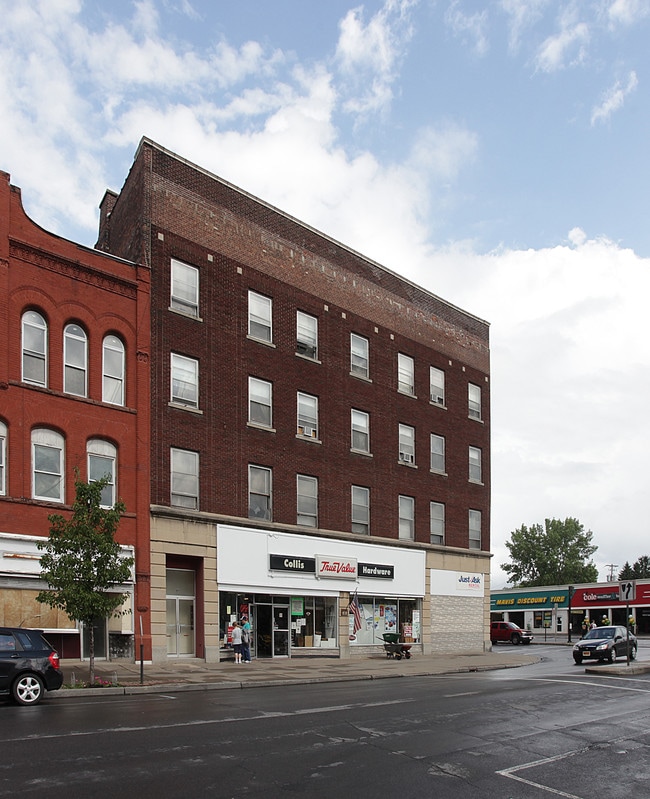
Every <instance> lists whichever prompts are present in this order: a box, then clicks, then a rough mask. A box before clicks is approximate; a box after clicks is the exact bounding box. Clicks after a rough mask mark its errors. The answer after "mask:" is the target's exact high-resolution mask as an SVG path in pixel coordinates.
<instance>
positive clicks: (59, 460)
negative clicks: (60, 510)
mask: <svg viewBox="0 0 650 799" xmlns="http://www.w3.org/2000/svg"><path fill="white" fill-rule="evenodd" d="M64 475H65V441H64V439H63V436H62V435H61V434H60V433H57V432H55V431H54V430H47V429H46V428H37V429H35V430H32V496H33V497H34V499H44V500H46V501H47V502H63V501H64V498H65V477H64Z"/></svg>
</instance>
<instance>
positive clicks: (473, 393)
mask: <svg viewBox="0 0 650 799" xmlns="http://www.w3.org/2000/svg"><path fill="white" fill-rule="evenodd" d="M467 403H468V406H469V415H470V416H471V418H472V419H481V418H482V417H481V387H480V386H475V385H474V384H473V383H469V384H468V386H467Z"/></svg>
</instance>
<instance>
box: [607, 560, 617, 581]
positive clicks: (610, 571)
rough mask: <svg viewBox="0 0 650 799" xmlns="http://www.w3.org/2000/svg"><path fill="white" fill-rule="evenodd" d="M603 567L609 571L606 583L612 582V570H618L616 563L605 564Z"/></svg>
mask: <svg viewBox="0 0 650 799" xmlns="http://www.w3.org/2000/svg"><path fill="white" fill-rule="evenodd" d="M605 566H607V568H608V569H609V580H608V582H610V583H613V582H614V569H618V563H606V564H605Z"/></svg>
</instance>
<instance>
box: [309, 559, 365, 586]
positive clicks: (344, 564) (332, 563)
mask: <svg viewBox="0 0 650 799" xmlns="http://www.w3.org/2000/svg"><path fill="white" fill-rule="evenodd" d="M357 572H358V567H357V559H356V558H337V557H331V556H329V555H316V576H317V577H336V578H338V579H341V578H343V579H346V580H356V579H357Z"/></svg>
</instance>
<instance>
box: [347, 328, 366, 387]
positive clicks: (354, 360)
mask: <svg viewBox="0 0 650 799" xmlns="http://www.w3.org/2000/svg"><path fill="white" fill-rule="evenodd" d="M350 373H351V374H353V375H356V376H357V377H365V378H366V379H368V378H369V377H370V342H369V341H368V339H367V338H364V337H363V336H359V335H357V334H356V333H350Z"/></svg>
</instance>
